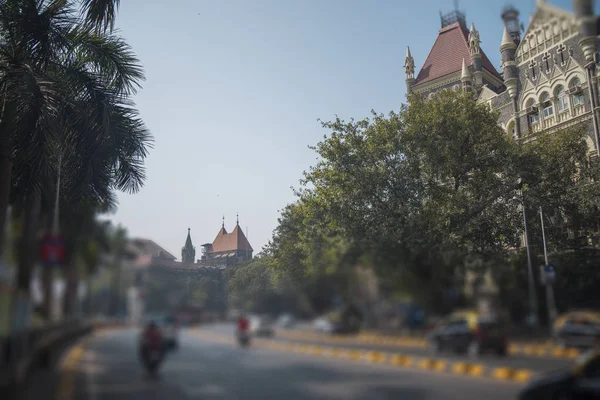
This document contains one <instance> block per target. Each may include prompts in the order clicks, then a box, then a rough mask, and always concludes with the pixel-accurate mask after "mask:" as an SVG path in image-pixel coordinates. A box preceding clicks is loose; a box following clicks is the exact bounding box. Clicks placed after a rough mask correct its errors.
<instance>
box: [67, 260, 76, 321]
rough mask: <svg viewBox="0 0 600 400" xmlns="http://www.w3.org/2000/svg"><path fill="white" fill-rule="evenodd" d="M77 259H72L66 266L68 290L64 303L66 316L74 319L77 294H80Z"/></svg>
mask: <svg viewBox="0 0 600 400" xmlns="http://www.w3.org/2000/svg"><path fill="white" fill-rule="evenodd" d="M76 258H77V257H74V256H73V257H71V260H69V261H68V262H67V264H66V265H65V282H66V290H65V303H64V314H65V317H67V318H69V317H73V314H75V311H76V310H75V308H76V307H75V306H76V304H77V292H78V290H77V289H78V286H79V285H78V283H79V280H78V277H77V268H76V265H75V263H76V262H75V260H76Z"/></svg>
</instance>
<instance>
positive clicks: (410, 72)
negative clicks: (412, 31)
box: [404, 46, 415, 96]
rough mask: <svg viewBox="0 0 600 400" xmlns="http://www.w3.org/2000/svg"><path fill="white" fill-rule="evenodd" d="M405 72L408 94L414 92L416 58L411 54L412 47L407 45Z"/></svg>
mask: <svg viewBox="0 0 600 400" xmlns="http://www.w3.org/2000/svg"><path fill="white" fill-rule="evenodd" d="M404 72H405V73H406V95H407V96H408V95H409V94H411V92H412V86H413V85H414V83H415V59H414V58H413V57H412V55H411V54H410V47H408V46H407V47H406V58H405V59H404Z"/></svg>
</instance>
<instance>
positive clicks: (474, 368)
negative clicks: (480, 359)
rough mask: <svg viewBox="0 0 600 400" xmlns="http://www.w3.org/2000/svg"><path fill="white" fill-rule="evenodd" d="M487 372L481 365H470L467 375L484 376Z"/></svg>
mask: <svg viewBox="0 0 600 400" xmlns="http://www.w3.org/2000/svg"><path fill="white" fill-rule="evenodd" d="M484 372H485V366H484V365H481V364H470V365H469V369H468V371H467V374H469V375H471V376H482V375H483V373H484Z"/></svg>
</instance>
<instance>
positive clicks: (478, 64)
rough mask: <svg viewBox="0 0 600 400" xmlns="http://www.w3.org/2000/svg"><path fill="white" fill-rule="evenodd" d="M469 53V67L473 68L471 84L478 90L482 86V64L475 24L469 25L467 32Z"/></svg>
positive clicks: (479, 41)
mask: <svg viewBox="0 0 600 400" xmlns="http://www.w3.org/2000/svg"><path fill="white" fill-rule="evenodd" d="M467 40H468V42H469V52H470V54H471V65H472V68H473V84H474V85H475V87H477V88H479V87H481V85H483V63H482V61H481V47H480V43H481V40H480V39H479V31H477V29H475V24H473V23H471V29H470V30H469V37H468V39H467Z"/></svg>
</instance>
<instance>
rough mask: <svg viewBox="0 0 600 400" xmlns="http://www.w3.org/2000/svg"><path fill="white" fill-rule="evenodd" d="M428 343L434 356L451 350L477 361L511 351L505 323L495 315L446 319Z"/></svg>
mask: <svg viewBox="0 0 600 400" xmlns="http://www.w3.org/2000/svg"><path fill="white" fill-rule="evenodd" d="M427 339H428V343H429V345H430V347H431V348H432V349H433V351H434V352H436V353H439V352H442V351H445V350H450V351H453V352H457V353H466V354H468V355H469V356H470V357H477V356H479V355H480V354H481V353H483V352H486V351H491V352H493V353H495V354H497V355H499V356H505V355H506V353H507V349H508V342H507V339H506V327H505V324H504V322H503V320H502V319H501V318H500V317H499V316H496V315H493V314H480V313H479V312H477V311H458V312H454V313H452V314H450V315H449V316H448V317H447V318H445V319H444V320H443V321H442V323H441V324H440V325H438V327H436V328H435V329H434V330H433V331H432V332H431V333H429V335H428V337H427Z"/></svg>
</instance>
